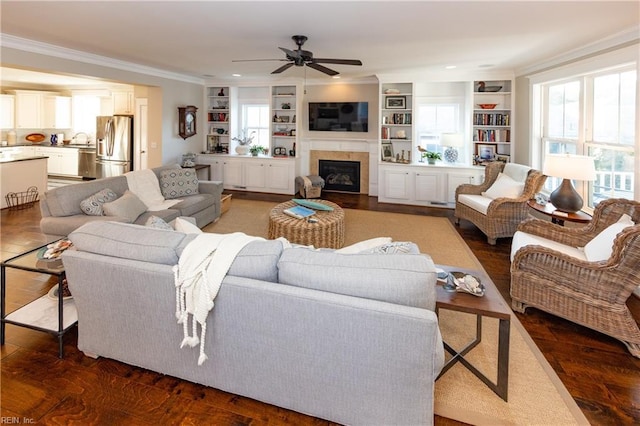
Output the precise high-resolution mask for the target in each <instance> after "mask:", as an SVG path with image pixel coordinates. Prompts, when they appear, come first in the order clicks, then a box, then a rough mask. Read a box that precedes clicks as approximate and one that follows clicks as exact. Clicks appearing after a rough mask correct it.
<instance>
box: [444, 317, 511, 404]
mask: <svg viewBox="0 0 640 426" xmlns="http://www.w3.org/2000/svg"><path fill="white" fill-rule="evenodd" d="M499 321H500V322H499V325H498V360H497V367H498V371H497V373H498V374H497V380H496V383H494V382H492V381H491V380H489V379H488V378H487V376H485V375H484V374H483V373H482V372H481V371H480V370H478V369H477V368H476V367H475V366H473V364H471V363H470V362H469V361H467V360H466V359H465V355H466V354H467V353H469V351H471V349H473V348H474V347H476V346H477V345H478V344H479V343H480V342H481V341H482V316H481V315H476V337H475V339H474V340H473V341H471V342H470V343H469V344H468V345H467V346H466V347H464V348H463V349H462V350H461V351H460V352H458V351H456V350H455V349H453V348H452V347H451V346H449V345H448V344H447V343H446V342H443V344H444V348H445V349H446V351H447V352H449V353H450V354H451V355H452V357H451V359H449V361H447V362H446V363H445V365H444V366H443V367H442V371H440V374H439V375H438V377H437V378H436V380H438V379H439V378H440V377H442V375H443V374H444V373H446V372H447V371H448V370H449V369H450V368H451V367H453V365H454V364H455V363H456V362H460V363H461V364H462V365H464V366H465V367H466V368H467V369H468V370H469V371H471V372H472V373H473V374H474V375H475V376H476V377H477V378H479V379H480V380H482V382H483V383H484V384H485V385H487V387H488V388H489V389H491V390H492V391H493V392H495V393H496V395H498V396H499V397H500V398H502V399H503V400H505V401H507V395H508V387H509V339H510V331H511V321H510V320H507V319H500V320H499Z"/></svg>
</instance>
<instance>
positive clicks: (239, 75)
mask: <svg viewBox="0 0 640 426" xmlns="http://www.w3.org/2000/svg"><path fill="white" fill-rule="evenodd" d="M231 75H232V76H234V77H242V74H231Z"/></svg>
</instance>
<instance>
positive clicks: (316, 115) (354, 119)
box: [309, 102, 369, 132]
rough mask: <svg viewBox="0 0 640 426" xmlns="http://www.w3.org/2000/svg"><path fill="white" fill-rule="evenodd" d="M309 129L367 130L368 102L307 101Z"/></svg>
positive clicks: (327, 130) (323, 130)
mask: <svg viewBox="0 0 640 426" xmlns="http://www.w3.org/2000/svg"><path fill="white" fill-rule="evenodd" d="M309 130H313V131H321V132H368V131H369V103H368V102H309Z"/></svg>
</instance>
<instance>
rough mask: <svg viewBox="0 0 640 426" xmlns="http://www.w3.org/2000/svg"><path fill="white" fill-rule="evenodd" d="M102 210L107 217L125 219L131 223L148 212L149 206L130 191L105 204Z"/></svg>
mask: <svg viewBox="0 0 640 426" xmlns="http://www.w3.org/2000/svg"><path fill="white" fill-rule="evenodd" d="M102 208H103V210H104V213H105V215H106V216H120V217H124V218H126V219H127V221H128V222H129V223H133V222H135V220H136V219H137V218H138V216H140V215H141V214H142V213H144V212H146V211H147V206H146V205H145V204H144V203H143V202H142V201H141V200H140V198H138V196H137V195H136V194H134V193H133V192H131V191H128V190H127V191H125V193H124V195H123V196H122V197H120V198H118V199H117V200H115V201H112V202H110V203H104V204H103V206H102Z"/></svg>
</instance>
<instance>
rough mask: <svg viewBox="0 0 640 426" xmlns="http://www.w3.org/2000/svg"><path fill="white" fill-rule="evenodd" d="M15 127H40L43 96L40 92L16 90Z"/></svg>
mask: <svg viewBox="0 0 640 426" xmlns="http://www.w3.org/2000/svg"><path fill="white" fill-rule="evenodd" d="M15 97H16V98H15V99H16V104H15V107H16V109H15V113H16V117H15V118H16V128H18V129H40V128H42V126H41V124H42V117H43V98H42V93H40V92H31V91H16V94H15Z"/></svg>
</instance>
